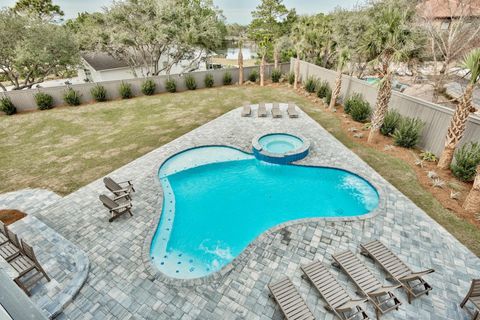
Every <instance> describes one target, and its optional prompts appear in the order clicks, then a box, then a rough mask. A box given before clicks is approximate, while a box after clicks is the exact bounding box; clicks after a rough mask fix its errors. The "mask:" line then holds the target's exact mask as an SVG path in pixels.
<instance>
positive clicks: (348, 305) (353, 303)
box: [336, 299, 368, 312]
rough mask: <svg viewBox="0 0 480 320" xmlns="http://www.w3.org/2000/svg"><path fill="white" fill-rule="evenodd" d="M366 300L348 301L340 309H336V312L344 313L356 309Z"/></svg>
mask: <svg viewBox="0 0 480 320" xmlns="http://www.w3.org/2000/svg"><path fill="white" fill-rule="evenodd" d="M367 301H368V299H355V300H350V301H347V302H345V303H344V304H342V305H341V306H340V307H338V308H337V309H336V310H337V311H339V312H345V311H349V310H351V309H353V308H355V307H357V306H358V305H359V304H362V303H365V302H367Z"/></svg>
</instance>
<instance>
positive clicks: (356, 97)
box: [343, 93, 364, 114]
mask: <svg viewBox="0 0 480 320" xmlns="http://www.w3.org/2000/svg"><path fill="white" fill-rule="evenodd" d="M363 101H364V99H363V96H362V95H361V94H360V93H354V94H353V95H351V96H350V97H349V98H348V99H347V100H346V101H345V103H344V105H343V111H345V113H346V114H350V110H351V109H352V106H353V105H354V104H357V103H363Z"/></svg>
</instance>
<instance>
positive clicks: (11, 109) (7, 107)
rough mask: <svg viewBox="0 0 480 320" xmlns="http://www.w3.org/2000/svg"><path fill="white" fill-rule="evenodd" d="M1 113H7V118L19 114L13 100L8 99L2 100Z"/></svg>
mask: <svg viewBox="0 0 480 320" xmlns="http://www.w3.org/2000/svg"><path fill="white" fill-rule="evenodd" d="M0 111H3V112H5V114H6V115H7V116H11V115H12V114H15V113H17V108H15V106H14V105H13V103H12V100H10V98H7V97H3V98H0Z"/></svg>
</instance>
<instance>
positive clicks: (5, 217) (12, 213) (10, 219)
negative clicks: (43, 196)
mask: <svg viewBox="0 0 480 320" xmlns="http://www.w3.org/2000/svg"><path fill="white" fill-rule="evenodd" d="M25 216H26V214H25V213H23V212H22V211H18V210H15V209H5V210H0V220H1V221H2V222H3V223H4V224H5V225H7V226H8V225H9V224H12V223H14V222H15V221H17V220H20V219H22V218H23V217H25Z"/></svg>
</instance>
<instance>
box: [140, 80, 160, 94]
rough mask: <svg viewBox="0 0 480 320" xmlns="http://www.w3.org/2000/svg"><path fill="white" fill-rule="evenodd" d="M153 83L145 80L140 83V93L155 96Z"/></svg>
mask: <svg viewBox="0 0 480 320" xmlns="http://www.w3.org/2000/svg"><path fill="white" fill-rule="evenodd" d="M156 86H157V85H156V84H155V81H153V80H152V79H147V80H145V81H144V82H143V83H142V93H143V94H144V95H146V96H152V95H154V94H155V87H156Z"/></svg>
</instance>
